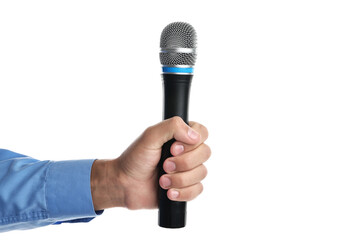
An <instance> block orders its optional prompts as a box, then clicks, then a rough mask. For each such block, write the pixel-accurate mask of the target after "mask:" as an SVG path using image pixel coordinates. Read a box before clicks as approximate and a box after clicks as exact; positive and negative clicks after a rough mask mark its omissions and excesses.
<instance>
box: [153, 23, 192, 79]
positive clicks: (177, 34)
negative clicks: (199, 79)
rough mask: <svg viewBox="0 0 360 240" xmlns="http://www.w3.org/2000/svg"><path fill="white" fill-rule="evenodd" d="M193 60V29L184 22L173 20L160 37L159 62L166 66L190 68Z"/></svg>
mask: <svg viewBox="0 0 360 240" xmlns="http://www.w3.org/2000/svg"><path fill="white" fill-rule="evenodd" d="M195 61H196V32H195V29H194V28H193V27H192V26H191V25H190V24H188V23H185V22H173V23H170V24H169V25H167V26H166V27H165V28H164V30H163V31H162V33H161V38H160V62H161V64H162V65H163V66H166V67H175V68H191V69H192V66H194V65H195ZM191 73H192V72H191Z"/></svg>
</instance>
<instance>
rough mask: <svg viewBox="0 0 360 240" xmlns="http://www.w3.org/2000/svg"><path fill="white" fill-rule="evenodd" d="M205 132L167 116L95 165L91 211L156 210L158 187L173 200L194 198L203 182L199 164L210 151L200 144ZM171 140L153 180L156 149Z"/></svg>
mask: <svg viewBox="0 0 360 240" xmlns="http://www.w3.org/2000/svg"><path fill="white" fill-rule="evenodd" d="M207 137H208V132H207V129H206V128H205V127H204V126H202V125H201V124H199V123H196V122H190V123H189V126H188V125H186V123H185V122H184V121H183V120H182V119H181V118H180V117H173V118H171V119H167V120H165V121H163V122H160V123H159V124H156V125H154V126H152V127H149V128H148V129H146V130H145V131H144V133H143V134H142V135H141V136H140V137H139V138H138V139H137V140H135V142H133V143H132V144H131V145H130V146H129V147H128V149H127V150H126V151H125V152H124V153H123V154H122V155H121V156H120V157H118V158H116V159H112V160H96V161H95V162H94V164H93V167H92V170H91V193H92V198H93V203H94V208H95V210H101V209H105V208H111V207H127V208H129V209H141V208H156V207H157V188H158V184H160V186H161V187H162V188H164V189H168V192H167V196H168V197H169V199H171V200H174V201H189V200H192V199H194V198H195V197H196V196H198V195H199V194H200V193H201V192H202V190H203V186H202V184H201V183H200V181H201V180H203V179H204V178H205V177H206V174H207V170H206V167H205V166H204V165H203V163H204V162H205V161H206V160H207V159H208V158H209V157H210V155H211V150H210V148H209V147H208V146H207V145H206V144H204V141H205V140H206V139H207ZM172 138H175V140H176V141H175V142H174V143H173V144H172V146H171V149H170V152H171V154H172V155H173V157H170V158H168V159H166V160H165V161H164V165H163V167H164V170H165V172H166V174H164V175H163V176H162V177H161V178H160V179H159V180H158V171H157V165H158V162H159V160H160V155H161V148H162V146H163V144H164V143H165V142H167V141H169V140H170V139H172Z"/></svg>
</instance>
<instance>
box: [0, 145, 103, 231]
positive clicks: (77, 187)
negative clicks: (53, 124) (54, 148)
mask: <svg viewBox="0 0 360 240" xmlns="http://www.w3.org/2000/svg"><path fill="white" fill-rule="evenodd" d="M93 162H94V159H91V160H69V161H39V160H36V159H33V158H31V157H28V156H25V155H22V154H18V153H15V152H12V151H9V150H5V149H0V232H4V231H10V230H15V229H30V228H36V227H41V226H46V225H50V224H59V223H62V222H88V221H90V220H92V219H93V218H94V217H96V216H97V215H98V214H101V213H102V212H95V211H94V207H93V202H92V197H91V186H90V174H91V167H92V164H93Z"/></svg>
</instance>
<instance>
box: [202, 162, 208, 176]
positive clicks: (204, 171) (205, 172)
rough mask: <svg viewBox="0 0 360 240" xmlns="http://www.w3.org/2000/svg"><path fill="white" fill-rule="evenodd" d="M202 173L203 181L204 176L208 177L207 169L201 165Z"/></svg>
mask: <svg viewBox="0 0 360 240" xmlns="http://www.w3.org/2000/svg"><path fill="white" fill-rule="evenodd" d="M202 168H203V169H202V171H203V179H204V178H206V176H207V175H208V170H207V168H206V167H205V165H202Z"/></svg>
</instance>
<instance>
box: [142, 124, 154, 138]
mask: <svg viewBox="0 0 360 240" xmlns="http://www.w3.org/2000/svg"><path fill="white" fill-rule="evenodd" d="M153 128H154V127H153V126H150V127H148V128H146V129H145V131H144V133H143V136H144V137H145V138H146V137H149V136H151V134H152V132H153Z"/></svg>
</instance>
